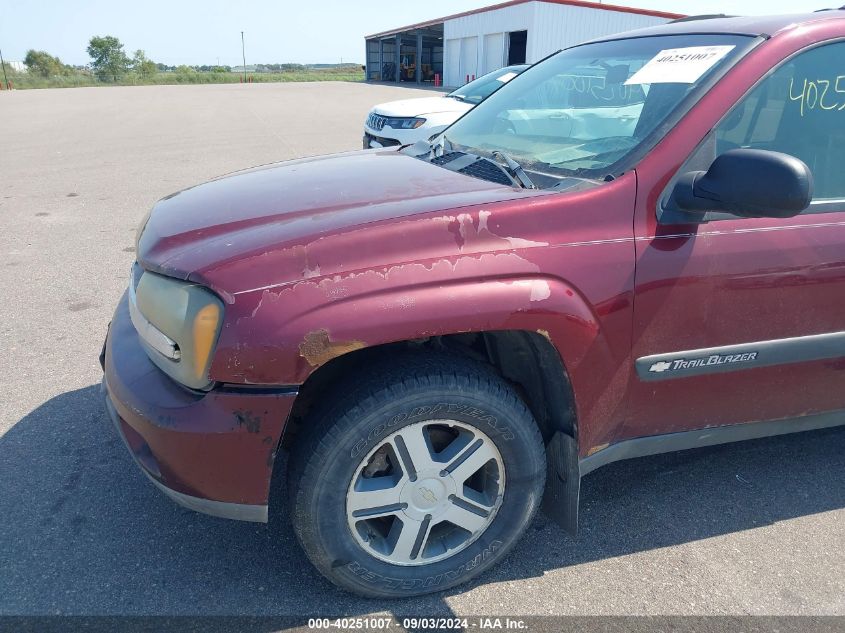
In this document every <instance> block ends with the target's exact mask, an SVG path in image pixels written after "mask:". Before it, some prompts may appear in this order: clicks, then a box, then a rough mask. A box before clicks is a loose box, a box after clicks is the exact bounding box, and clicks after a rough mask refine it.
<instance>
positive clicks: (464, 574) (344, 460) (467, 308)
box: [104, 11, 845, 596]
mask: <svg viewBox="0 0 845 633" xmlns="http://www.w3.org/2000/svg"><path fill="white" fill-rule="evenodd" d="M843 165H845V11H825V12H819V13H814V14H809V15H798V16H780V17H770V18H755V19H751V18H730V19H708V20H684V21H680V22H677V23H673V24H667V25H664V26H660V27H656V28H650V29H646V30H642V31H636V32H633V33H626V34H621V35H618V36H614V37H610V38H607V39H603V40H601V41H596V42H591V43H587V44H583V45H580V46H575V47H573V48H569V49H567V50H564V51H561V52H559V53H557V54H555V55H553V56H551V57H549V58H548V59H546V60H544V61H543V62H541V63H539V64H537V65H535V66H533V67H531V68H529V69H528V70H527V71H525V72H524V73H523V74H522V75H520V76H519V77H516V78H515V79H513V81H511V82H510V83H508V84H507V85H506V86H504V87H503V88H502V89H501V90H499V91H498V92H496V93H495V94H493V95H492V96H491V97H490V98H489V99H487V100H486V101H484V102H483V103H481V104H480V105H479V106H478V107H476V108H475V109H473V110H472V111H470V112H469V113H468V114H467V115H466V116H464V117H463V118H461V119H460V120H458V121H457V122H456V123H455V124H454V125H452V126H451V127H450V128H448V129H447V130H446V131H445V133H444V134H442V135H441V136H439V137H438V138H436V139H435V140H434V141H433V142H432V143H431V144H429V143H418V144H416V145H413V146H410V147H401V148H391V149H379V150H367V151H356V152H350V153H346V154H338V155H334V156H326V157H319V158H309V159H304V160H295V161H289V162H285V163H280V164H276V165H269V166H265V167H259V168H256V169H250V170H247V171H243V172H239V173H237V174H234V175H230V176H226V177H223V178H219V179H217V180H213V181H211V182H209V183H206V184H203V185H200V186H197V187H193V188H191V189H187V190H185V191H181V192H179V193H177V194H174V195H171V196H169V197H167V198H165V199H164V200H162V201H161V202H159V203H158V204H156V205H155V207H154V208H153V210H152V211H151V212H150V214H149V216H148V217H147V219H146V220H145V221H144V223H143V224H142V226H141V228H140V231H139V235H138V244H137V256H138V261H137V263H136V264H135V266H134V267H133V269H132V274H131V278H130V283H129V289H128V291H127V293H126V295H125V296H124V297H123V299H122V300H121V301H120V304H119V305H118V307H117V310H116V312H115V314H114V319H113V321H112V323H111V326H110V329H109V334H108V337H107V340H106V344H105V350H104V368H105V380H104V384H105V391H106V394H107V398H106V405H107V408H108V411H109V413H110V415H111V418H112V419H113V420H114V422H115V424H116V426H117V429H118V432H119V433H120V435H121V436H122V437H123V438H124V439H125V440H126V444H127V445H128V447H129V449H130V451H131V452H132V454H133V456H134V457H135V459H136V461H137V462H138V464H139V466H140V467H141V469H142V470H143V472H144V473H145V474H147V475H148V476H149V478H150V479H151V480H152V481H153V483H155V485H156V486H158V487H159V488H161V490H162V491H164V492H165V493H166V494H168V495H169V496H171V497H172V498H173V499H175V500H176V501H177V502H179V503H181V504H183V505H185V506H188V507H190V508H193V509H196V510H199V511H202V512H207V513H209V514H214V515H217V516H222V517H229V518H233V519H243V520H248V521H266V520H267V517H268V496H269V495H268V491H269V490H270V485H271V476H273V475H274V474H275V476H277V477H278V476H279V474H280V473H278V472H275V473H274V464H275V462H276V457H277V454H278V452H279V451H280V449H282V448H285V449H287V450H289V452H290V459H289V466H288V472H287V481H288V503H289V508H290V516H291V517H292V523H293V528H294V530H295V531H296V534H297V536H298V538H299V541H300V542H301V544H302V546H303V548H304V549H305V551H306V553H307V554H308V556H309V558H310V559H311V561H312V562H313V563H314V565H315V566H316V567H317V568H318V569H319V570H320V571H321V572H322V573H323V574H324V575H326V576H327V577H328V578H329V579H331V580H332V581H333V582H335V583H337V584H338V585H340V586H342V587H345V588H347V589H349V590H352V591H355V592H358V593H360V594H365V595H370V596H408V595H413V594H420V593H425V592H429V591H435V590H439V589H444V588H446V587H450V586H452V585H455V584H458V583H461V582H464V581H466V580H467V579H469V578H472V577H473V576H475V575H477V574H479V573H481V572H482V571H484V570H485V569H488V568H489V567H490V566H491V565H493V564H495V563H496V562H497V561H499V560H501V559H502V557H503V556H505V555H506V554H507V552H508V550H509V549H510V548H511V547H512V546H513V545H514V543H515V542H516V541H517V540H518V539H519V538H520V536H521V535H522V534H523V532H524V530H525V528H526V526H527V525H528V524H529V523H530V522H531V519H532V517H533V515H534V513H535V511H536V510H537V508H538V506H539V505H540V504H541V500H542V501H543V502H544V507H545V508H546V510H547V512H548V513H549V514H550V515H551V516H553V517H554V518H556V520H558V521H559V522H561V523H562V524H564V525H565V526H567V527H568V528H570V529H573V530H574V529H575V526H576V522H577V511H578V491H579V482H580V478H581V477H582V476H583V475H585V474H586V473H588V472H590V471H592V470H594V469H596V468H598V467H600V466H602V465H604V464H607V463H609V462H612V461H614V460H619V459H627V458H630V457H637V456H641V455H648V454H654V453H659V452H664V451H674V450H679V449H687V448H693V447H700V446H706V445H711V444H717V443H721V442H732V441H735V440H742V439H748V438H755V437H762V436H768V435H774V434H779V433H789V432H793V431H803V430H807V429H815V428H821V427H826V426H834V425H839V424H842V423H843V422H845V416H844V415H843V411H845V388H843V387H845V380H843V379H844V378H845V376H843V372H844V371H845V300H843V297H845V176H843Z"/></svg>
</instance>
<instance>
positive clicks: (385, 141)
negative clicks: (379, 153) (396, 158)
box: [364, 132, 400, 149]
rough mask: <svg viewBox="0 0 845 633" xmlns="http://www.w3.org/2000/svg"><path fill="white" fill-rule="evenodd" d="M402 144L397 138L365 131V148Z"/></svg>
mask: <svg viewBox="0 0 845 633" xmlns="http://www.w3.org/2000/svg"><path fill="white" fill-rule="evenodd" d="M396 145H400V143H399V141H398V140H396V139H395V138H387V137H386V136H377V135H375V134H371V133H370V132H364V149H371V148H374V147H395V146H396Z"/></svg>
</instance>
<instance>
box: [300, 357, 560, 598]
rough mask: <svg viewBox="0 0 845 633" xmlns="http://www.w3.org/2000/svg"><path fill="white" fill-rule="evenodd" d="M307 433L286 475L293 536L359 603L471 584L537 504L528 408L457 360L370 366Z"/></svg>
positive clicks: (534, 432)
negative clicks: (364, 600) (356, 596)
mask: <svg viewBox="0 0 845 633" xmlns="http://www.w3.org/2000/svg"><path fill="white" fill-rule="evenodd" d="M303 429H304V431H303V434H302V436H301V437H300V439H299V440H298V441H297V444H296V445H295V446H294V447H293V450H292V456H291V463H290V467H289V472H288V482H289V496H290V507H291V517H292V522H293V527H294V531H295V532H296V535H297V538H298V539H299V542H300V544H301V545H302V548H303V549H304V550H305V553H306V554H307V556H308V558H309V559H310V560H311V562H312V563H313V564H314V566H315V567H316V568H317V569H318V570H319V571H320V572H321V573H322V574H323V575H324V576H325V577H326V578H328V579H329V580H330V581H332V582H333V583H335V584H336V585H338V586H340V587H342V588H344V589H347V590H349V591H351V592H353V593H356V594H359V595H362V596H366V597H409V596H417V595H422V594H426V593H431V592H435V591H441V590H444V589H448V588H450V587H453V586H455V585H458V584H461V583H464V582H466V581H468V580H470V579H471V578H474V577H475V576H477V575H479V574H481V573H482V572H484V571H485V570H487V569H489V568H490V567H491V566H493V565H494V564H496V563H497V562H498V561H500V560H501V559H502V558H504V557H505V555H506V554H507V553H508V551H509V550H510V549H511V547H512V546H513V545H514V544H515V543H516V542H517V540H518V539H519V538H520V537H521V536H522V534H523V533H524V531H525V529H526V528H527V527H528V525H529V524H530V522H531V520H532V519H533V517H534V514H535V512H536V511H537V508H538V506H539V504H540V501H541V499H542V493H543V486H544V484H545V475H546V456H545V450H544V446H543V440H542V437H541V435H540V432H539V429H538V427H537V424H536V422H535V421H534V418H533V416H532V415H531V412H530V411H529V410H528V408H527V407H526V405H525V403H524V402H523V401H522V400H521V399H520V397H519V396H518V395H517V394H516V392H515V391H514V390H513V389H512V388H511V387H510V385H508V383H506V382H505V381H504V380H503V379H502V378H501V377H500V376H499V375H498V374H496V373H495V372H493V371H492V370H491V368H489V367H488V366H487V365H484V364H482V363H478V362H475V361H472V360H468V359H466V358H464V357H462V356H453V355H451V354H441V353H419V354H403V355H398V356H396V357H393V358H391V359H390V361H389V363H386V364H385V363H382V364H380V365H376V366H373V367H367V376H366V377H358V378H355V379H351V380H347V381H346V382H343V383H342V384H340V385H339V386H338V387H337V388H335V389H334V390H333V393H332V394H331V396H330V397H328V398H327V399H326V401H324V403H323V405H322V406H318V407H316V408H315V410H314V411H313V412H312V413H311V414H310V415H309V416H308V419H306V420H305V421H304V423H303ZM400 440H401V441H400ZM485 460H486V461H485Z"/></svg>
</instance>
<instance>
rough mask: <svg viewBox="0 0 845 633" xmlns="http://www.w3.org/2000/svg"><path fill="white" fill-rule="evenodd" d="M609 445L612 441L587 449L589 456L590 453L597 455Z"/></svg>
mask: <svg viewBox="0 0 845 633" xmlns="http://www.w3.org/2000/svg"><path fill="white" fill-rule="evenodd" d="M608 446H610V443H605V444H599V445H598V446H593V447H592V448H591V449H590V450H589V451H587V457H589V456H590V455H595V454H596V453H598V452H599V451H603V450H604V449H606V448H607V447H608Z"/></svg>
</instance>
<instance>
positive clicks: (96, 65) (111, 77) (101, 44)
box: [23, 35, 357, 82]
mask: <svg viewBox="0 0 845 633" xmlns="http://www.w3.org/2000/svg"><path fill="white" fill-rule="evenodd" d="M86 50H87V52H88V55H89V56H90V57H91V63H90V64H89V67H90V71H91V72H92V73H93V74H94V75H96V76H97V78H98V79H99V80H100V81H105V82H117V81H119V80H120V79H121V78H122V77H124V76H125V75H127V74H129V73H135V74H137V75H139V76H141V77H144V78H148V77H151V76H153V75H154V74H156V73H159V72H175V73H178V74H182V75H187V74H191V73H197V72H212V73H214V72H216V73H230V72H232V67H231V66H221V65H214V66H210V65H202V66H187V65H179V66H168V65H166V64H160V63H156V62H154V61H152V60H150V59H148V58H147V55H146V53H145V52H144V51H143V50H140V49H138V50H136V51H135V52H134V53H133V54H132V56H129V55H127V54H126V52H125V51H124V50H123V44H122V43H121V42H120V40H119V39H118V38H116V37H114V36H112V35H105V36H94V37H92V38H91V40H90V42H88V48H87V49H86ZM23 63H24V65H25V66H26V68H27V71H28V72H29V73H32V74H33V75H35V76H39V77H45V78H49V77H62V76H71V75H73V74H76V73H79V72H80V71H87V70H88V67H84V66H71V65H68V64H65V63H63V62H62V61H61V60H60V59H59V58H58V57H55V56H53V55H50V54H49V53H48V52H47V51H36V50H32V49H30V50H29V51H27V53H26V57H24V60H23ZM320 66H330V65H327V64H320ZM344 66H356V67H357V65H355V64H344ZM247 68H248V70H249V72H256V73H266V72H289V71H305V70H309V69H310V68H311V67H309V66H307V65H305V64H254V65H251V66H248V67H247ZM238 70H240V68H239V69H238Z"/></svg>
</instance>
